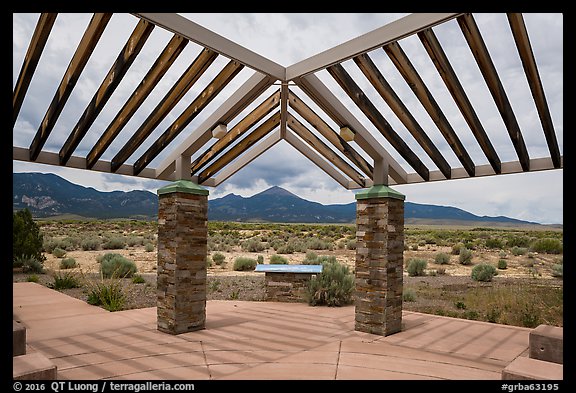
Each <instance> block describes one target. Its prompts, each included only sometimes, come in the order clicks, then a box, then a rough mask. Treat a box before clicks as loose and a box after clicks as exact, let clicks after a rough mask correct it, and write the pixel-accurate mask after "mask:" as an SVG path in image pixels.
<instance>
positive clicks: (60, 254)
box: [52, 247, 66, 258]
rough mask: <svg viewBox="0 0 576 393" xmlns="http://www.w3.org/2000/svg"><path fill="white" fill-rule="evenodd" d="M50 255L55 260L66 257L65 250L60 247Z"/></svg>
mask: <svg viewBox="0 0 576 393" xmlns="http://www.w3.org/2000/svg"><path fill="white" fill-rule="evenodd" d="M52 255H54V256H55V257H56V258H64V257H65V256H66V250H63V249H61V248H60V247H56V248H55V249H53V250H52Z"/></svg>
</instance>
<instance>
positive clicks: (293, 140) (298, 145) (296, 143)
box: [285, 130, 369, 189]
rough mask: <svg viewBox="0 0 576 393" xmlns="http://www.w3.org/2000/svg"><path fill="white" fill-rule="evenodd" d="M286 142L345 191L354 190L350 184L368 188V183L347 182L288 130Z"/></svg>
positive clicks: (344, 177) (345, 178) (346, 179)
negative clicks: (345, 189)
mask: <svg viewBox="0 0 576 393" xmlns="http://www.w3.org/2000/svg"><path fill="white" fill-rule="evenodd" d="M285 140H286V142H288V143H289V144H290V145H292V147H294V148H295V149H296V150H298V151H299V152H300V153H302V155H304V157H306V158H308V159H309V160H310V161H312V162H313V163H314V164H316V166H317V167H318V168H320V169H322V170H323V171H324V173H326V174H327V175H328V176H330V177H331V178H332V179H334V180H336V182H338V183H339V184H340V185H341V186H342V187H345V188H347V189H350V188H354V187H351V185H350V183H353V184H354V185H356V187H360V188H364V187H369V185H368V183H366V184H365V185H361V186H359V185H358V183H356V182H355V181H351V180H349V179H348V178H347V177H346V176H344V175H343V174H342V173H340V172H338V171H337V170H336V168H334V167H333V166H332V165H331V164H330V163H328V161H326V160H325V159H324V158H322V157H321V156H320V155H319V154H318V153H316V152H315V151H314V150H313V149H311V148H310V147H309V146H308V145H307V144H306V143H304V142H302V140H301V139H300V138H298V137H297V136H296V135H294V133H293V132H292V131H290V130H287V131H286V138H285Z"/></svg>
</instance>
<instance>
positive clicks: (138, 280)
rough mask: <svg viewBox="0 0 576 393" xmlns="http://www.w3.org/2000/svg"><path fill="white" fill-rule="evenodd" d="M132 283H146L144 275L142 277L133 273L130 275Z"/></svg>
mask: <svg viewBox="0 0 576 393" xmlns="http://www.w3.org/2000/svg"><path fill="white" fill-rule="evenodd" d="M132 283H134V284H144V283H146V280H145V279H144V277H142V276H141V275H139V274H136V275H134V277H132Z"/></svg>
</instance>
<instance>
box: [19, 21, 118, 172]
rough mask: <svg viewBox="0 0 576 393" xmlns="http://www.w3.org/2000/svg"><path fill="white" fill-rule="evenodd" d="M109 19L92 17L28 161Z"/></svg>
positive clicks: (62, 103)
mask: <svg viewBox="0 0 576 393" xmlns="http://www.w3.org/2000/svg"><path fill="white" fill-rule="evenodd" d="M111 17H112V14H111V13H100V14H98V13H97V14H94V15H93V16H92V19H91V20H90V23H89V24H88V27H87V28H86V31H85V32H84V35H83V36H82V39H81V40H80V43H79V44H78V47H77V48H76V52H74V56H73V57H72V60H70V63H69V64H68V68H67V69H66V72H65V73H64V76H63V77H62V81H61V82H60V85H59V86H58V89H57V90H56V94H55V95H54V98H53V99H52V102H51V103H50V106H49V107H48V110H47V111H46V114H45V115H44V119H43V120H42V122H41V123H40V127H39V128H38V131H37V132H36V135H35V136H34V139H33V140H32V144H31V145H30V159H31V160H32V161H34V160H35V159H36V157H38V154H39V153H40V151H41V150H42V147H43V146H44V144H45V143H46V140H47V139H48V136H49V135H50V133H51V132H52V129H53V128H54V125H55V124H56V121H57V120H58V117H59V116H60V113H61V112H62V110H63V109H64V106H65V105H66V101H68V98H69V97H70V94H72V90H73V89H74V86H76V82H78V78H79V77H80V74H81V73H82V71H83V70H84V67H85V66H86V63H87V62H88V59H89V58H90V55H92V52H93V51H94V48H95V47H96V44H98V41H99V40H100V37H101V36H102V33H103V32H104V29H105V28H106V25H107V24H108V22H109V21H110V18H111Z"/></svg>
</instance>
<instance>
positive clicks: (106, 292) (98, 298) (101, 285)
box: [87, 280, 126, 311]
mask: <svg viewBox="0 0 576 393" xmlns="http://www.w3.org/2000/svg"><path fill="white" fill-rule="evenodd" d="M125 300H126V296H125V295H124V292H123V290H122V284H121V282H120V281H119V280H112V281H111V282H104V281H102V282H97V283H96V284H92V288H91V289H90V291H89V293H88V299H87V302H88V304H91V305H93V306H100V307H102V308H104V309H105V310H108V311H120V310H122V307H123V306H124V302H125Z"/></svg>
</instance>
